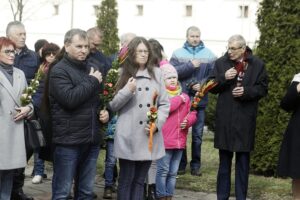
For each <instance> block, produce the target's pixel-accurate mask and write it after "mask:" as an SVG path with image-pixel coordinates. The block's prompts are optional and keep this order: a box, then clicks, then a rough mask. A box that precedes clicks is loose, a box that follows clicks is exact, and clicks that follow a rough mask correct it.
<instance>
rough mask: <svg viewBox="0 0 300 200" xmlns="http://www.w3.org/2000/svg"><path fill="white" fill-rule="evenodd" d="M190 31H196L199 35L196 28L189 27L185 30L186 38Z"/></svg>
mask: <svg viewBox="0 0 300 200" xmlns="http://www.w3.org/2000/svg"><path fill="white" fill-rule="evenodd" d="M190 31H198V32H199V33H200V34H201V31H200V29H199V28H198V27H197V26H190V27H189V28H188V29H187V30H186V37H187V36H188V35H189V32H190Z"/></svg>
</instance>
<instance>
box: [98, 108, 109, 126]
mask: <svg viewBox="0 0 300 200" xmlns="http://www.w3.org/2000/svg"><path fill="white" fill-rule="evenodd" d="M99 120H100V122H102V123H103V124H104V123H106V122H108V120H109V113H108V111H107V110H101V111H100V114H99Z"/></svg>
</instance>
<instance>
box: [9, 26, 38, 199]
mask: <svg viewBox="0 0 300 200" xmlns="http://www.w3.org/2000/svg"><path fill="white" fill-rule="evenodd" d="M6 36H7V37H8V38H9V39H11V40H12V41H13V42H14V43H15V44H16V50H17V53H16V55H15V60H14V66H15V67H17V68H19V69H21V70H22V71H23V72H24V74H25V77H26V80H27V83H28V84H29V82H30V80H31V79H33V78H34V75H35V73H36V71H37V69H38V66H39V59H38V55H37V54H36V53H35V52H34V51H32V50H30V49H28V48H27V46H26V44H25V42H26V30H25V27H24V25H23V24H22V23H21V22H19V21H13V22H10V23H8V25H7V28H6ZM32 153H33V150H32V149H26V155H27V160H29V158H30V157H31V155H32ZM24 170H25V168H22V169H18V170H16V171H15V174H14V180H13V189H12V195H11V196H12V199H14V200H31V199H33V198H31V197H27V196H26V195H25V194H24V192H23V189H22V187H23V185H24V179H25V175H24Z"/></svg>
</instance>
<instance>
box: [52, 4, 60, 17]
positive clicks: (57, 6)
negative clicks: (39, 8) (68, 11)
mask: <svg viewBox="0 0 300 200" xmlns="http://www.w3.org/2000/svg"><path fill="white" fill-rule="evenodd" d="M53 8H54V14H53V15H59V4H54V5H53Z"/></svg>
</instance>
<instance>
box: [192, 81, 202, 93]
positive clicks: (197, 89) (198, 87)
mask: <svg viewBox="0 0 300 200" xmlns="http://www.w3.org/2000/svg"><path fill="white" fill-rule="evenodd" d="M200 86H201V85H200V83H197V84H195V85H193V86H192V89H193V90H195V91H197V92H198V91H199V90H200Z"/></svg>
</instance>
